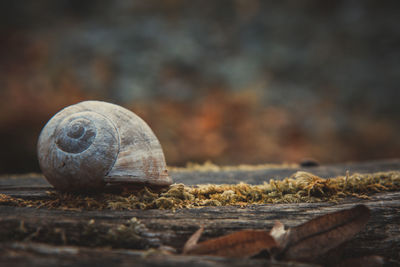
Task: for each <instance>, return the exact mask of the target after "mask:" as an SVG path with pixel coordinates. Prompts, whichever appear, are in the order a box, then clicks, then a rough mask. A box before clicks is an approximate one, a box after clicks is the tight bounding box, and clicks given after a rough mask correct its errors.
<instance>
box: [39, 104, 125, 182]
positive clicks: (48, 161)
mask: <svg viewBox="0 0 400 267" xmlns="http://www.w3.org/2000/svg"><path fill="white" fill-rule="evenodd" d="M60 115H62V116H60ZM39 144H40V146H39V155H42V156H43V157H39V163H40V166H41V169H42V170H43V173H44V175H45V176H46V177H47V179H48V180H49V182H50V183H51V184H53V185H54V186H55V187H58V188H67V189H74V190H79V189H82V188H90V189H96V188H99V187H102V186H103V185H104V180H103V178H104V176H105V175H106V174H107V173H108V172H109V170H110V169H111V168H112V166H113V164H114V162H115V160H116V158H117V155H118V151H119V135H118V131H117V129H116V128H115V126H114V125H113V123H112V122H111V121H110V120H109V119H107V118H106V117H105V116H103V115H101V114H98V113H96V112H94V111H82V112H77V113H71V112H68V110H67V109H64V110H63V112H62V113H61V114H58V115H56V116H55V117H53V118H52V119H51V120H50V121H49V122H48V124H47V125H46V127H45V128H44V129H43V131H42V134H41V136H40V138H39Z"/></svg>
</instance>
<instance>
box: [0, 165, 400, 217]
mask: <svg viewBox="0 0 400 267" xmlns="http://www.w3.org/2000/svg"><path fill="white" fill-rule="evenodd" d="M396 190H400V172H398V171H392V172H378V173H372V174H357V173H356V174H353V175H351V176H350V175H348V174H347V175H346V176H339V177H335V178H330V179H324V178H320V177H318V176H315V175H313V174H311V173H307V172H297V173H295V174H294V175H292V176H291V177H290V178H285V179H284V180H273V179H271V180H270V181H269V183H264V184H262V185H249V184H245V183H239V184H234V185H215V184H208V185H197V186H192V187H189V186H185V185H183V184H174V185H172V186H171V187H170V188H169V189H168V190H167V191H164V192H153V191H151V190H150V189H148V188H144V189H142V190H140V191H138V192H134V193H132V192H131V193H130V192H125V193H124V194H122V195H116V194H101V195H94V196H82V195H73V194H65V193H64V194H62V193H57V192H49V193H48V198H46V199H42V200H24V199H17V198H12V197H10V196H7V195H1V194H0V204H2V205H13V206H28V207H38V208H42V207H46V208H56V209H64V210H102V209H111V210H130V209H155V208H157V209H177V208H193V207H201V206H225V205H240V206H244V205H248V204H266V203H299V202H322V201H335V202H337V201H339V200H341V199H343V198H344V197H348V196H353V197H358V198H369V195H371V194H374V193H378V192H383V191H396Z"/></svg>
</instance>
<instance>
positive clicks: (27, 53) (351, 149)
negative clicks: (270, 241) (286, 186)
mask: <svg viewBox="0 0 400 267" xmlns="http://www.w3.org/2000/svg"><path fill="white" fill-rule="evenodd" d="M399 3H400V2H399V1H384V2H382V1H372V0H348V1H344V0H343V1H318V0H305V1H261V0H237V1H223V0H221V1H203V0H194V1H192V0H191V1H187V0H159V1H153V0H151V1H139V0H137V1H128V0H121V1H93V0H86V1H78V0H70V1H67V0H58V1H52V0H42V1H8V0H5V1H1V2H0V20H1V23H0V33H1V40H0V147H1V149H0V173H21V172H31V171H35V172H36V171H39V167H38V163H37V159H36V141H37V138H38V135H39V133H40V130H41V128H42V127H43V126H44V124H45V123H46V122H47V121H48V120H49V119H50V118H51V117H52V116H53V115H54V114H55V113H56V112H57V111H59V110H60V109H61V108H63V107H65V106H67V105H71V104H74V103H76V102H79V101H83V100H87V99H97V100H104V101H109V102H113V103H117V104H120V105H123V106H124V107H127V108H129V109H131V110H133V111H134V112H136V113H137V114H138V115H139V116H141V117H142V118H143V119H144V120H145V121H146V122H148V124H149V125H150V126H151V127H152V129H153V130H154V132H155V133H156V135H157V137H158V138H159V139H160V142H161V144H162V146H163V148H164V152H165V154H166V159H167V163H168V164H169V165H175V166H182V165H185V164H186V163H187V162H189V161H190V162H204V161H206V160H211V161H212V162H214V163H217V164H223V165H226V164H229V165H233V164H239V163H251V164H256V163H267V162H269V163H279V162H288V163H296V162H300V161H301V160H303V159H305V158H314V159H316V160H317V161H319V162H320V163H336V162H344V161H362V160H373V159H382V158H394V157H400V140H399V130H400V121H399V118H400V116H399V115H400V105H399V95H400V94H399V90H400V88H399V86H400V23H399V22H400V21H399V13H398V11H399V10H400V9H399V7H400V4H399Z"/></svg>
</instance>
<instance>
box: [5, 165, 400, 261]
mask: <svg viewBox="0 0 400 267" xmlns="http://www.w3.org/2000/svg"><path fill="white" fill-rule="evenodd" d="M296 170H297V169H276V168H275V169H264V170H255V171H229V172H184V173H183V172H180V173H172V174H171V175H172V177H173V178H174V179H175V181H176V182H184V183H185V184H197V183H206V182H211V181H212V180H214V183H234V182H239V181H245V182H249V183H260V182H263V181H265V180H266V179H265V178H266V177H269V178H278V177H284V176H288V175H290V174H292V173H294V172H295V171H296ZM306 170H307V171H309V172H311V173H314V174H317V175H321V176H325V177H329V176H336V175H338V174H344V173H345V171H346V170H350V171H351V172H376V171H388V170H400V160H390V161H381V162H370V163H362V164H348V165H335V166H321V167H313V168H306ZM224 175H225V176H224ZM224 177H226V178H225V179H224ZM46 190H51V188H50V187H49V185H48V184H47V183H46V181H45V180H44V179H43V177H41V176H35V175H25V176H18V177H17V176H7V177H6V176H4V177H2V178H0V193H2V194H7V195H12V196H18V197H22V198H27V199H29V198H40V197H43V196H45V195H46V193H45V191H46ZM359 203H363V204H365V205H367V206H368V207H369V208H370V209H371V219H370V221H369V222H368V224H367V226H366V228H365V229H364V230H363V231H362V232H360V233H359V234H358V235H357V236H356V237H355V238H354V239H353V240H351V241H349V242H348V243H346V244H345V245H344V246H343V247H342V248H341V251H340V256H339V257H341V258H346V257H350V256H362V255H371V254H374V255H380V256H383V257H385V259H386V262H387V266H398V265H399V264H400V192H388V193H380V194H376V195H373V196H372V197H371V199H368V200H361V199H346V200H344V201H342V202H340V203H337V204H335V203H298V204H275V205H253V206H247V207H232V206H230V207H229V206H228V207H203V208H196V209H180V210H176V211H171V210H132V211H111V210H107V211H81V212H79V211H61V210H47V209H36V208H22V207H12V206H0V241H1V242H0V266H28V265H29V266H55V265H63V266H94V265H96V266H111V265H112V266H133V265H135V266H144V265H146V266H148V265H151V266H172V265H173V266H188V265H189V264H190V265H192V266H248V265H250V264H251V265H254V266H265V265H267V264H270V266H288V265H289V263H284V262H275V263H272V262H270V261H268V260H266V259H263V258H262V257H258V258H255V259H247V260H246V259H244V260H232V259H224V258H218V257H210V256H181V255H179V253H180V251H181V249H182V247H183V244H184V243H185V241H186V240H187V238H188V237H189V236H190V235H191V234H192V233H193V232H194V231H195V230H197V229H198V227H199V225H200V224H203V225H204V226H205V232H204V235H203V237H202V238H201V240H205V239H208V238H211V237H217V236H220V235H223V234H227V233H230V232H233V231H236V230H241V229H270V228H271V226H272V225H273V223H274V221H275V220H280V221H281V222H283V223H284V224H285V225H286V226H289V227H290V226H295V225H298V224H301V223H302V222H305V221H307V220H309V219H311V218H313V217H315V216H318V215H322V214H326V213H329V212H332V211H336V210H340V209H347V208H350V207H352V206H354V205H356V204H359ZM133 217H135V218H137V220H138V221H135V222H134V223H132V222H130V221H129V220H130V219H131V218H133ZM121 225H123V226H124V227H125V228H124V229H127V227H128V228H129V227H132V229H134V230H133V233H132V232H129V231H126V232H121V235H120V236H119V237H118V238H114V237H113V236H114V235H110V233H114V234H115V233H118V231H119V230H118V229H121ZM129 229H130V228H129ZM160 247H161V248H162V249H160ZM157 248H158V249H157ZM163 248H165V249H163ZM168 251H175V253H174V254H168ZM169 253H171V252H169ZM335 257H336V258H337V257H338V256H335ZM303 265H304V266H309V265H306V264H303ZM296 266H302V264H296Z"/></svg>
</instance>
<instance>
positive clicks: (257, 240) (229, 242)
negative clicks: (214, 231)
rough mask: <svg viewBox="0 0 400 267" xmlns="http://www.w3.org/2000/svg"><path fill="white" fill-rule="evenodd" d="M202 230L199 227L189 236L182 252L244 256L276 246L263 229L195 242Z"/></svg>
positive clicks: (233, 256) (232, 256)
mask: <svg viewBox="0 0 400 267" xmlns="http://www.w3.org/2000/svg"><path fill="white" fill-rule="evenodd" d="M202 231H203V229H202V228H200V229H199V230H198V231H197V232H196V233H194V234H193V235H192V236H191V237H190V238H189V240H188V241H187V242H186V244H185V246H184V249H183V253H184V254H191V255H214V256H222V257H231V258H245V257H251V256H254V255H256V254H258V253H259V252H261V251H263V250H267V249H270V248H272V247H276V246H277V243H276V242H275V240H274V238H273V237H272V236H271V235H270V234H269V233H268V232H267V231H264V230H243V231H239V232H234V233H232V234H229V235H225V236H222V237H218V238H215V239H210V240H207V241H204V242H201V243H198V244H197V240H198V239H199V238H200V235H201V233H202Z"/></svg>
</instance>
